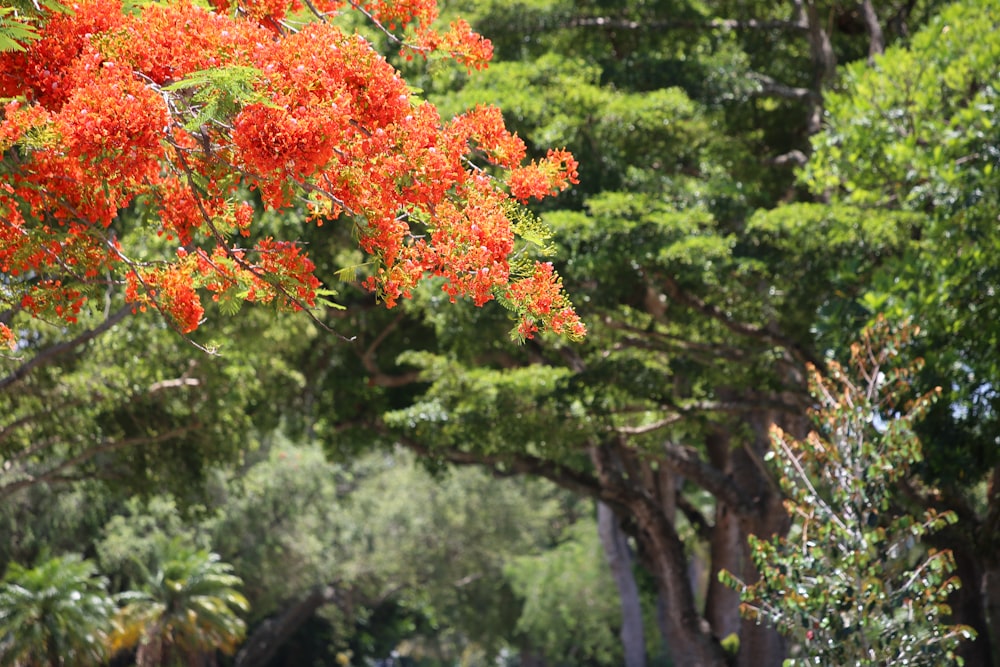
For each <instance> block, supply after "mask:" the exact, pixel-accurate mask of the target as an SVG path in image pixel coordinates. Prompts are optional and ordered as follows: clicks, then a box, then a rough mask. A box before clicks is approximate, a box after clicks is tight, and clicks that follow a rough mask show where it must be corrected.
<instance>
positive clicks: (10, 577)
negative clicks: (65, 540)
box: [0, 554, 114, 667]
mask: <svg viewBox="0 0 1000 667" xmlns="http://www.w3.org/2000/svg"><path fill="white" fill-rule="evenodd" d="M106 586H107V581H106V580H105V579H104V578H103V577H99V576H98V575H97V568H96V567H95V566H94V564H93V563H92V562H91V561H89V560H83V559H82V558H80V557H79V556H77V555H75V554H72V555H67V556H62V557H56V558H48V559H45V560H44V561H43V562H42V563H40V564H39V565H37V566H36V567H34V568H26V567H23V566H21V565H18V564H17V563H12V564H11V565H10V566H9V568H8V570H7V574H6V576H5V577H4V579H3V583H2V584H0V664H2V665H5V666H14V667H21V666H25V667H26V666H31V667H34V666H36V665H37V666H38V667H41V666H42V665H48V666H49V667H63V666H65V667H70V666H71V665H73V666H75V665H80V666H86V665H100V664H103V663H104V660H105V658H106V655H107V645H106V641H107V639H108V631H109V630H110V627H111V615H112V613H113V610H114V602H113V601H112V599H111V598H110V597H109V596H108V594H107V592H106Z"/></svg>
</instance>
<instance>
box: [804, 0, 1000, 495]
mask: <svg viewBox="0 0 1000 667" xmlns="http://www.w3.org/2000/svg"><path fill="white" fill-rule="evenodd" d="M998 25H1000V3H998V2H996V1H995V0H990V1H986V2H979V1H967V2H956V3H953V4H950V5H948V6H946V7H945V8H944V9H943V10H942V11H941V12H940V13H939V15H937V16H936V17H934V19H933V20H932V21H930V22H929V23H928V25H927V26H926V27H924V28H923V29H922V30H920V31H919V32H918V33H916V34H915V35H914V36H913V38H912V40H911V41H910V43H909V44H908V45H907V46H906V47H900V46H897V47H893V48H889V49H887V50H886V52H885V54H884V55H882V56H880V57H879V58H878V59H876V62H875V65H874V66H873V67H865V66H864V65H863V64H862V63H856V64H854V65H851V66H849V67H847V68H846V69H845V71H844V76H843V88H842V90H840V91H838V92H836V93H833V94H831V95H829V96H828V97H827V98H826V104H827V117H826V123H827V129H826V130H825V131H824V132H823V133H821V134H819V135H817V136H816V137H815V138H814V141H813V144H814V148H815V154H814V155H813V157H812V159H811V160H810V162H809V164H808V166H807V168H806V169H805V171H804V172H803V174H802V181H803V183H804V184H806V185H807V186H808V187H809V188H810V189H811V190H813V191H814V192H816V193H817V194H825V195H827V196H829V198H830V199H831V200H832V201H831V204H830V206H829V208H830V209H831V210H832V211H845V212H848V211H854V213H853V215H855V216H856V221H857V222H856V224H857V226H858V228H859V229H860V230H863V232H862V238H863V237H865V236H871V235H872V233H873V231H874V230H876V229H877V227H879V226H882V225H883V223H882V222H881V221H883V220H887V219H888V220H891V219H892V218H894V217H895V218H897V219H898V220H900V221H904V220H905V221H906V223H905V228H901V229H900V231H903V229H906V228H908V230H909V232H908V234H906V235H905V236H903V237H901V238H902V239H903V240H904V243H903V244H902V246H901V247H899V248H898V249H897V250H896V251H894V252H892V253H890V254H886V253H882V254H881V255H876V256H874V257H872V258H870V259H868V260H864V258H863V257H864V255H868V254H869V251H868V250H866V251H865V252H864V253H863V255H860V256H858V258H857V259H855V260H853V262H854V265H856V266H857V265H859V260H860V262H861V263H862V265H863V266H864V267H867V268H868V269H869V270H871V269H875V270H874V271H872V272H871V274H870V275H871V278H870V280H869V281H868V282H867V283H866V284H864V289H862V290H860V292H859V297H858V299H857V304H858V306H860V308H861V309H862V310H863V312H862V313H860V315H861V316H862V319H869V318H871V317H873V316H874V315H875V314H876V313H884V314H885V315H886V316H887V317H888V318H890V319H891V320H894V321H903V320H907V319H910V320H913V321H917V322H920V324H921V327H922V329H923V331H924V336H923V337H922V340H921V341H920V342H919V347H918V352H919V354H920V355H922V356H923V357H924V358H925V359H926V361H927V365H926V367H925V369H924V370H923V372H922V384H923V386H924V387H927V388H930V387H933V386H940V387H942V388H943V392H944V395H943V400H942V401H940V402H939V403H938V404H937V405H935V406H933V407H932V408H931V411H930V414H929V415H928V418H927V419H926V420H925V421H924V422H923V424H922V426H921V431H922V433H923V435H924V436H925V442H926V445H927V446H926V451H925V454H926V458H927V460H926V462H925V464H924V465H923V470H922V472H923V474H925V476H926V477H927V478H928V479H930V480H933V481H935V483H945V484H949V485H953V486H954V487H955V489H954V491H955V492H956V493H958V494H965V492H966V491H967V490H968V488H969V481H970V475H971V476H977V475H978V474H979V473H981V472H985V471H987V470H990V469H991V468H992V467H993V465H994V463H995V462H996V461H997V456H998V453H1000V449H998V448H997V446H996V437H997V433H998V428H1000V410H998V408H1000V394H998V393H997V392H996V391H995V387H994V385H995V378H996V377H997V376H998V373H1000V353H998V350H1000V328H998V327H997V322H1000V306H998V301H997V299H996V298H994V297H993V295H994V293H995V292H996V289H997V284H998V281H1000V273H998V271H997V268H996V267H997V265H996V263H995V262H992V261H991V260H990V259H989V258H992V257H995V256H996V255H997V253H998V252H1000V233H998V230H1000V227H998V226H997V224H996V211H997V210H998V209H1000V169H998V167H1000V151H998V148H997V141H996V136H997V135H996V133H997V128H998V127H1000V111H998V109H1000V106H998V104H997V98H998V93H1000V88H998V86H997V81H998V80H1000V31H998V30H997V29H996V28H997V26H998ZM836 215H840V214H836ZM904 216H905V217H904ZM868 230H873V231H868ZM868 247H869V248H870V247H871V246H868ZM845 269H847V270H850V269H851V264H847V265H845ZM831 314H832V315H834V316H836V313H831ZM857 314H858V313H855V315H857ZM841 321H842V319H840V320H838V319H833V320H832V321H831V322H830V324H831V325H832V327H837V326H839V322H841ZM844 343H845V341H843V340H840V341H837V342H836V343H835V344H839V345H843V344H844ZM956 443H958V444H960V446H959V447H956V446H955V445H956Z"/></svg>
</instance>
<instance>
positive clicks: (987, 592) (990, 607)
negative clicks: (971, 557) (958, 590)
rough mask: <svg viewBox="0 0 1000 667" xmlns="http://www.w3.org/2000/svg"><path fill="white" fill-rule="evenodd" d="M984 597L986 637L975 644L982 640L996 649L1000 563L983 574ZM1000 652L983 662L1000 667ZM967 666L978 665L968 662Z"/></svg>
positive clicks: (999, 641) (999, 637) (998, 643)
mask: <svg viewBox="0 0 1000 667" xmlns="http://www.w3.org/2000/svg"><path fill="white" fill-rule="evenodd" d="M983 597H985V598H986V627H987V631H986V633H985V637H984V636H983V635H980V636H979V638H977V639H976V641H975V643H977V644H978V643H979V641H980V640H981V639H986V640H989V641H990V648H991V649H995V648H996V647H997V646H1000V563H994V564H993V565H992V567H990V568H989V569H987V570H986V572H985V573H984V574H983ZM998 653H1000V651H995V650H993V651H991V654H992V655H991V656H990V659H989V660H987V661H986V662H983V663H982V664H984V665H994V666H997V667H1000V655H997V654H998ZM966 664H968V665H974V664H977V663H973V662H969V661H967V662H966Z"/></svg>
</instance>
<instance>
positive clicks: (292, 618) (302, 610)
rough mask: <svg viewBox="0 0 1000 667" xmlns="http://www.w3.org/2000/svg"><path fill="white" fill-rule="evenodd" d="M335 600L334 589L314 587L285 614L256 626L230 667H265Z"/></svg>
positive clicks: (335, 592)
mask: <svg viewBox="0 0 1000 667" xmlns="http://www.w3.org/2000/svg"><path fill="white" fill-rule="evenodd" d="M338 597H339V596H338V591H337V589H336V588H334V587H333V586H317V587H315V588H314V589H313V590H312V591H310V592H309V593H308V594H307V595H306V596H304V597H302V598H300V599H299V600H297V601H295V602H293V603H292V604H291V606H289V607H288V608H286V609H285V611H283V612H281V613H280V614H278V615H277V616H273V617H271V618H269V619H267V620H266V621H264V622H263V623H261V624H260V625H258V626H257V628H256V629H254V631H253V633H252V634H251V635H250V636H249V637H248V638H247V640H246V642H244V643H243V647H242V648H240V650H239V652H238V653H237V654H236V660H235V661H234V662H233V667H264V666H265V665H266V664H267V663H268V662H269V661H270V660H271V658H273V657H274V655H275V654H276V653H277V651H278V649H279V648H281V646H282V644H284V643H285V642H286V641H288V639H289V638H290V637H291V636H292V635H293V634H295V631H296V630H298V629H299V628H300V627H301V626H302V624H303V623H305V622H306V621H307V620H309V618H310V617H311V616H312V615H313V614H314V613H316V610H317V609H319V608H320V607H322V606H324V605H327V604H330V603H331V602H334V601H335V600H337V599H338Z"/></svg>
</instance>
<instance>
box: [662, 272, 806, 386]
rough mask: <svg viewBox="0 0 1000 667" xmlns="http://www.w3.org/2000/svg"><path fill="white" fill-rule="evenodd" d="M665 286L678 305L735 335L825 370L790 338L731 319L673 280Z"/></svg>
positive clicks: (716, 307)
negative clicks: (762, 343) (715, 322)
mask: <svg viewBox="0 0 1000 667" xmlns="http://www.w3.org/2000/svg"><path fill="white" fill-rule="evenodd" d="M663 280H664V285H665V287H666V290H665V291H666V293H667V295H668V296H669V297H670V298H671V299H673V300H674V301H677V302H678V303H681V304H684V305H686V306H688V307H690V308H692V309H694V310H696V311H698V312H699V313H701V314H703V315H706V316H708V317H710V318H712V319H713V320H715V321H717V322H720V323H721V324H723V325H724V326H725V327H726V328H727V329H729V330H730V331H732V332H733V333H737V334H740V335H741V336H747V337H749V338H754V339H756V340H759V341H761V342H764V343H767V344H769V345H775V346H777V347H780V348H782V349H784V350H787V351H788V352H789V353H790V354H791V355H792V356H794V357H795V358H796V359H797V360H798V361H800V362H802V363H810V364H812V365H813V366H815V367H816V368H823V366H824V365H825V364H824V363H823V362H822V361H820V360H819V359H817V358H816V357H815V356H814V355H813V354H812V353H811V352H809V351H808V350H806V349H804V348H802V347H801V346H800V345H798V344H797V343H795V342H794V341H792V340H789V339H788V338H786V337H784V336H782V335H780V334H777V333H775V332H773V331H770V330H768V329H766V328H764V327H759V326H754V325H751V324H747V323H746V322H738V321H736V320H734V319H733V318H732V317H730V316H729V315H728V314H727V313H725V312H723V311H722V310H721V309H720V308H719V307H718V306H713V305H712V304H710V303H706V302H704V301H702V300H701V299H699V298H698V297H696V296H694V295H693V294H689V293H687V292H685V291H684V290H682V289H681V288H680V286H679V285H678V284H677V283H676V282H675V281H674V280H673V279H672V278H668V277H664V278H663Z"/></svg>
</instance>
